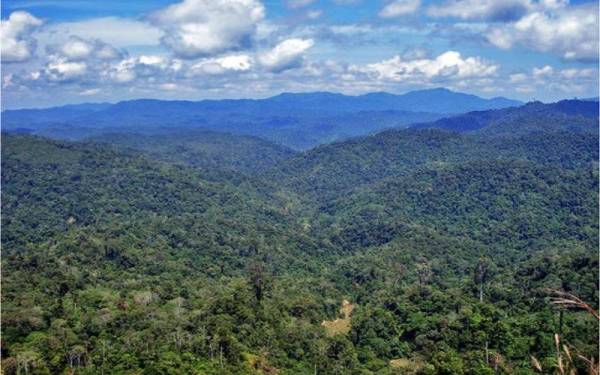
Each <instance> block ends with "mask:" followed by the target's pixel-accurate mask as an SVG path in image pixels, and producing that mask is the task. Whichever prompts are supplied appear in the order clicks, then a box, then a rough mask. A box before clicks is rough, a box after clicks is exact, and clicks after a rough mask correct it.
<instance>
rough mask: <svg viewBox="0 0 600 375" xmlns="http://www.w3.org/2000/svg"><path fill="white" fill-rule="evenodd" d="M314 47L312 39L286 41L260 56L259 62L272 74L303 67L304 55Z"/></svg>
mask: <svg viewBox="0 0 600 375" xmlns="http://www.w3.org/2000/svg"><path fill="white" fill-rule="evenodd" d="M313 45H314V41H313V40H312V39H299V38H292V39H286V40H284V41H283V42H281V43H279V44H277V45H276V46H275V47H274V48H273V49H271V50H270V51H268V52H265V53H263V54H262V55H260V56H259V61H260V63H261V65H262V66H264V67H265V68H266V69H267V70H269V71H271V72H281V71H284V70H287V69H291V68H295V67H298V66H300V65H301V63H302V57H303V55H304V53H305V52H306V51H307V50H308V49H310V48H311V47H312V46H313Z"/></svg>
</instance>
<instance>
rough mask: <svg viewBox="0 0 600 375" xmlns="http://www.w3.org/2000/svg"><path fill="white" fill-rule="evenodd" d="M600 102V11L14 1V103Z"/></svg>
mask: <svg viewBox="0 0 600 375" xmlns="http://www.w3.org/2000/svg"><path fill="white" fill-rule="evenodd" d="M440 86H443V87H448V88H450V89H453V90H456V91H463V92H469V93H474V94H478V95H481V96H485V97H493V96H506V97H511V98H518V99H522V100H531V99H534V98H535V99H539V100H544V101H553V100H558V99H562V98H571V97H590V96H597V91H598V3H597V1H583V0H580V1H570V2H569V1H568V0H502V1H498V0H439V1H431V0H282V1H275V0H265V1H261V0H180V1H168V0H144V1H140V0H135V1H134V0H103V1H85V0H4V1H3V4H2V108H3V109H4V108H22V107H47V106H52V105H60V104H66V103H79V102H100V101H118V100H125V99H133V98H141V97H144V98H162V99H191V100H200V99H204V98H239V97H266V96H270V95H273V94H277V93H280V92H283V91H293V92H299V91H335V92H343V93H346V94H361V93H365V92H372V91H388V92H393V93H402V92H406V91H410V90H415V89H423V88H431V87H440Z"/></svg>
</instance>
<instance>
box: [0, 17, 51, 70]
mask: <svg viewBox="0 0 600 375" xmlns="http://www.w3.org/2000/svg"><path fill="white" fill-rule="evenodd" d="M42 23H43V22H42V20H40V19H39V18H36V17H34V16H32V15H31V14H29V13H27V12H23V11H17V12H13V13H11V14H10V16H9V17H8V19H7V20H2V21H0V38H1V39H0V42H1V45H2V62H22V61H27V60H29V59H30V58H31V57H32V56H33V54H34V52H35V48H36V41H35V39H34V38H32V36H31V34H32V33H33V32H34V31H35V29H36V28H37V27H39V26H41V25H42Z"/></svg>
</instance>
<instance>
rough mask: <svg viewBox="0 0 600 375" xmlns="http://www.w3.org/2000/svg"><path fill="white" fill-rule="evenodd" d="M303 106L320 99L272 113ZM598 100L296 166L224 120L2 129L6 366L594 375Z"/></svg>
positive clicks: (305, 155)
mask: <svg viewBox="0 0 600 375" xmlns="http://www.w3.org/2000/svg"><path fill="white" fill-rule="evenodd" d="M442 94H443V95H448V93H442ZM292 99H294V100H298V101H299V102H300V103H305V104H303V105H307V106H308V105H310V103H313V104H314V100H315V99H314V98H313V97H297V96H292V97H286V96H285V95H284V96H281V97H275V98H273V99H272V100H273V101H275V102H277V101H279V104H280V105H282V106H283V108H284V107H285V105H289V104H288V102H289V101H290V100H292ZM363 99H364V100H365V103H376V102H377V100H380V101H384V102H385V100H391V101H397V100H398V98H387V99H386V97H385V95H383V94H379V95H378V96H375V97H366V98H363ZM311 100H312V101H311ZM328 100H331V101H340V100H347V98H340V97H335V96H334V97H328ZM403 100H407V98H404V99H403ZM411 100H413V103H418V100H419V98H418V97H413V99H411ZM590 103H592V104H590ZM184 104H185V103H184ZM488 104H489V103H488ZM182 105H183V104H182ZM204 105H214V106H217V104H214V103H205V104H204ZM219 105H222V104H219ZM252 105H255V104H252ZM366 105H367V104H365V106H366ZM369 105H371V106H375V104H369ZM248 106H250V104H248ZM597 106H598V103H597V102H595V103H594V102H581V101H565V102H559V103H555V104H548V105H545V104H541V103H530V104H527V105H525V106H522V107H518V108H510V109H497V110H489V111H479V112H471V113H468V114H464V115H458V116H453V117H447V118H443V119H438V117H435V118H430V119H429V120H436V121H434V122H429V123H427V124H424V123H421V124H419V125H417V126H414V127H412V128H410V129H392V130H386V131H383V132H379V133H377V134H373V135H366V136H363V137H358V138H353V139H350V140H344V141H338V142H334V143H330V144H325V145H321V146H318V147H315V148H312V149H310V150H307V151H302V152H299V151H294V150H292V149H290V148H288V147H286V146H283V145H280V144H275V143H271V142H270V141H268V140H265V138H266V139H272V137H263V138H255V137H251V136H248V135H241V134H232V133H235V132H229V133H225V132H216V131H215V130H214V129H212V130H207V129H186V128H177V129H171V130H169V131H166V130H165V129H162V130H161V131H160V133H154V132H150V133H145V134H139V133H127V134H124V133H118V134H115V133H113V132H112V129H106V130H105V132H101V133H97V134H90V133H86V134H85V136H90V135H93V136H92V137H88V138H86V139H85V140H83V141H78V142H75V141H67V140H56V139H55V140H51V139H48V138H44V137H41V136H36V135H29V134H8V133H3V134H2V186H3V191H2V193H3V194H2V208H3V210H2V247H3V257H2V270H3V290H2V323H3V324H2V371H3V373H5V374H25V373H27V374H188V373H189V374H307V375H308V374H478V375H479V374H536V373H545V374H553V373H561V372H560V371H564V372H562V373H568V372H566V371H569V370H570V369H571V368H572V369H574V370H575V371H578V372H577V373H589V372H590V371H592V370H590V368H591V365H590V363H589V362H586V361H587V360H593V361H595V363H597V362H598V358H597V353H598V320H597V319H596V318H595V317H594V316H593V314H590V313H589V312H588V311H585V310H584V309H582V307H585V306H586V305H584V304H583V303H587V306H588V307H591V309H595V310H597V309H598V305H597V301H598V297H599V295H598V278H597V275H598V252H597V251H598V246H599V243H598V215H599V212H598V112H597ZM109 107H110V106H109V105H99V106H98V107H92V108H88V107H86V108H79V109H78V111H83V112H85V111H105V110H108V108H109ZM491 108H497V107H491ZM594 108H595V109H594ZM481 109H483V108H481ZM361 110H368V111H371V110H377V111H379V110H381V108H377V107H368V108H361ZM402 110H405V109H404V108H403V109H402ZM365 113H368V112H365ZM378 113H379V114H380V115H381V112H378ZM27 115H28V116H33V115H32V114H31V113H28V114H27ZM63 115H64V113H59V114H56V116H63ZM394 115H395V114H394ZM328 116H338V118H340V119H342V118H344V116H345V115H344V114H339V113H338V114H328ZM381 116H383V117H381V118H385V116H384V115H381ZM67 120H68V119H67ZM67 120H65V121H67ZM61 121H62V120H61ZM418 121H421V120H418ZM352 126H354V125H352ZM385 127H388V126H385ZM23 128H26V126H23ZM382 129H383V128H382ZM372 130H374V128H373V129H372ZM369 132H370V131H369ZM369 132H367V133H369ZM350 133H351V132H350ZM362 134H366V133H362ZM255 135H256V134H255ZM353 135H357V134H353ZM281 143H283V144H287V142H281ZM319 143H320V142H319ZM557 291H560V292H564V293H569V294H557ZM560 292H558V293H560ZM575 297H577V298H579V299H580V300H581V304H579V305H577V304H575V303H566V304H564V303H563V304H561V303H560V301H561V298H563V300H562V301H563V302H564V299H567V300H569V299H573V298H575ZM553 302H554V303H553ZM563 345H564V347H563ZM560 366H562V368H563V369H562V370H561V369H560Z"/></svg>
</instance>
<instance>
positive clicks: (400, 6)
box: [379, 0, 421, 18]
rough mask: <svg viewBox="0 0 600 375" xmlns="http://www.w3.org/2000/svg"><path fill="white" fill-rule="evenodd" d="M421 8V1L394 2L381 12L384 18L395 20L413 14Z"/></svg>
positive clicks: (380, 14)
mask: <svg viewBox="0 0 600 375" xmlns="http://www.w3.org/2000/svg"><path fill="white" fill-rule="evenodd" d="M420 6H421V0H394V1H392V2H391V3H389V4H387V5H386V6H385V7H383V9H382V10H381V11H380V12H379V16H380V17H383V18H393V17H400V16H405V15H407V14H412V13H414V12H416V11H417V9H419V7H420Z"/></svg>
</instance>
